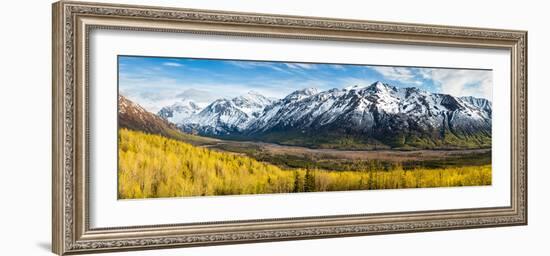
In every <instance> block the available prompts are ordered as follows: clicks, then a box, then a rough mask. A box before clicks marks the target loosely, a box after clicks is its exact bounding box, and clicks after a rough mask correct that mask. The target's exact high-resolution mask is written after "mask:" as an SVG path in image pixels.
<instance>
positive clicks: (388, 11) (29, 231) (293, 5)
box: [0, 0, 550, 256]
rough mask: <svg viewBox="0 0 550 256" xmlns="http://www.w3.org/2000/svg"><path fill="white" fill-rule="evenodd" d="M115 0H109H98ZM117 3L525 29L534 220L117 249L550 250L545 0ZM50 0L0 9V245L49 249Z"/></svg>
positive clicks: (265, 255) (26, 250)
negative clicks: (389, 232)
mask: <svg viewBox="0 0 550 256" xmlns="http://www.w3.org/2000/svg"><path fill="white" fill-rule="evenodd" d="M96 1H100V2H112V0H96ZM116 2H119V3H137V4H150V5H165V6H181V7H189V8H202V9H219V10H230V11H247V12H264V13H279V14H293V15H311V16H325V17H337V18H354V19H369V20H383V21H396V22H415V23H433V24H444V25H460V26H477V27H493V28H508V29H523V30H528V31H529V41H528V43H529V58H528V60H529V118H530V120H529V225H528V226H524V227H509V228H491V229H474V230H460V231H446V232H429V233H414V234H397V235H383V236H368V237H354V238H338V239H322V240H307V241H292V242H276V243H260V244H245V245H229V246H216V247H202V248H187V249H169V250H162V251H145V252H130V253H115V254H112V255H262V256H269V255H365V254H367V253H368V254H384V255H399V254H401V255H403V254H406V255H461V256H463V255H482V254H485V255H513V254H516V255H548V254H549V252H550V249H548V247H547V246H546V245H547V244H545V242H546V243H547V242H550V239H549V236H548V229H549V228H550V219H549V218H550V206H549V203H550V200H548V198H547V196H550V186H549V185H548V182H549V180H550V174H549V173H550V171H549V170H548V168H547V165H546V161H545V156H546V148H547V147H546V144H548V143H550V138H549V134H550V133H548V132H547V130H548V129H549V128H550V127H548V124H549V122H548V121H547V120H548V115H547V114H546V113H547V112H548V111H547V107H546V106H547V101H548V99H547V97H548V95H549V94H550V90H549V87H550V85H549V84H548V79H547V69H548V64H547V62H546V60H547V59H548V58H549V57H550V49H549V48H550V33H549V32H548V28H547V27H546V26H545V24H548V23H550V18H549V15H548V14H547V9H548V8H547V7H546V6H545V2H544V1H530V0H524V1H513V2H512V1H473V0H461V1H452V2H449V1H436V0H433V1H429V0H416V1H406V0H385V1H372V2H367V1H359V0H357V1H352V0H338V1H319V0H312V1H307V0H262V1H251V0H249V1H245V0H240V1H239V0H228V1H215V0H202V1H184V0H179V1H176V0H172V1H169V0H164V1H146V0H118V1H116ZM50 4H51V1H44V0H34V1H10V2H6V3H4V5H3V6H2V7H3V8H2V10H3V12H2V15H0V26H1V30H0V31H1V39H0V46H1V47H0V53H1V54H0V65H1V66H0V70H1V72H0V88H1V89H2V91H1V93H0V111H1V112H0V113H1V115H0V120H1V122H0V153H1V154H0V175H1V176H0V196H1V200H2V201H1V205H2V206H1V210H0V239H1V240H0V241H2V243H1V245H0V255H52V254H51V253H50V252H49V251H50V230H51V228H50V225H51V224H50V219H51V213H50V212H51V211H50V207H51V206H50V205H51V198H50V191H51V184H50V181H51V167H50V166H51V164H50V159H51V135H50V134H51V128H50V122H51V110H50V109H51V108H50V106H51V85H50V81H51V74H50V73H51V72H50V70H51V64H50V63H51V58H50V57H51V50H50V49H51V43H50V37H51V34H50V33H51V10H50Z"/></svg>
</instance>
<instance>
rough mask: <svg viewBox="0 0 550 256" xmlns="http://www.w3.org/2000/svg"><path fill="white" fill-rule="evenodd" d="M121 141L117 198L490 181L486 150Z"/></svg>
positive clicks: (145, 137) (128, 135) (146, 137)
mask: <svg viewBox="0 0 550 256" xmlns="http://www.w3.org/2000/svg"><path fill="white" fill-rule="evenodd" d="M118 143H119V152H118V154H119V163H118V169H119V170H118V197H119V199H131V198H157V197H180V196H210V195H239V194H269V193H298V192H319V191H348V190H369V189H395V188H427V187H454V186H479V185H490V184H491V163H490V155H491V152H490V150H469V151H464V150H463V151H403V152H401V151H371V152H369V151H361V152H355V151H337V150H312V149H307V148H301V147H288V146H280V145H274V144H265V143H255V142H254V143H252V142H228V141H222V140H213V139H208V138H205V139H201V137H197V138H193V139H192V140H190V141H188V142H183V141H181V140H173V139H168V138H165V137H163V136H159V135H150V134H145V133H142V132H137V131H132V130H127V129H120V130H119V141H118Z"/></svg>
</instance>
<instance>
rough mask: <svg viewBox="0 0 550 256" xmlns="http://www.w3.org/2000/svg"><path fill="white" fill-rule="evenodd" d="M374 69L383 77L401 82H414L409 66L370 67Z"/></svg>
mask: <svg viewBox="0 0 550 256" xmlns="http://www.w3.org/2000/svg"><path fill="white" fill-rule="evenodd" d="M370 68H371V69H373V70H374V71H376V72H378V73H380V74H381V75H383V76H384V77H385V78H387V79H390V80H395V81H400V82H402V83H416V81H417V80H416V79H415V75H414V73H413V72H412V71H411V69H410V68H403V67H382V66H376V67H370Z"/></svg>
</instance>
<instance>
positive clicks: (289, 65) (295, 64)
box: [284, 63, 316, 69]
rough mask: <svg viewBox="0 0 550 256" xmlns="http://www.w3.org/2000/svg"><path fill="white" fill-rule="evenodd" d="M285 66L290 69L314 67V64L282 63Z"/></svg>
mask: <svg viewBox="0 0 550 256" xmlns="http://www.w3.org/2000/svg"><path fill="white" fill-rule="evenodd" d="M284 64H285V65H286V66H287V67H289V68H291V69H315V68H316V67H315V65H312V64H306V63H284Z"/></svg>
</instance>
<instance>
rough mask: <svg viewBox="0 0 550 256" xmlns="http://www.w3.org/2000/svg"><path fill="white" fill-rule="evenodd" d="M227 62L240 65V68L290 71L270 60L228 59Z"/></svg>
mask: <svg viewBox="0 0 550 256" xmlns="http://www.w3.org/2000/svg"><path fill="white" fill-rule="evenodd" d="M227 63H229V64H231V65H234V66H237V67H240V68H246V69H254V68H270V69H273V70H276V71H279V72H284V73H290V72H288V71H287V70H285V69H282V68H281V67H279V66H277V63H270V62H255V61H228V62H227Z"/></svg>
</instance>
